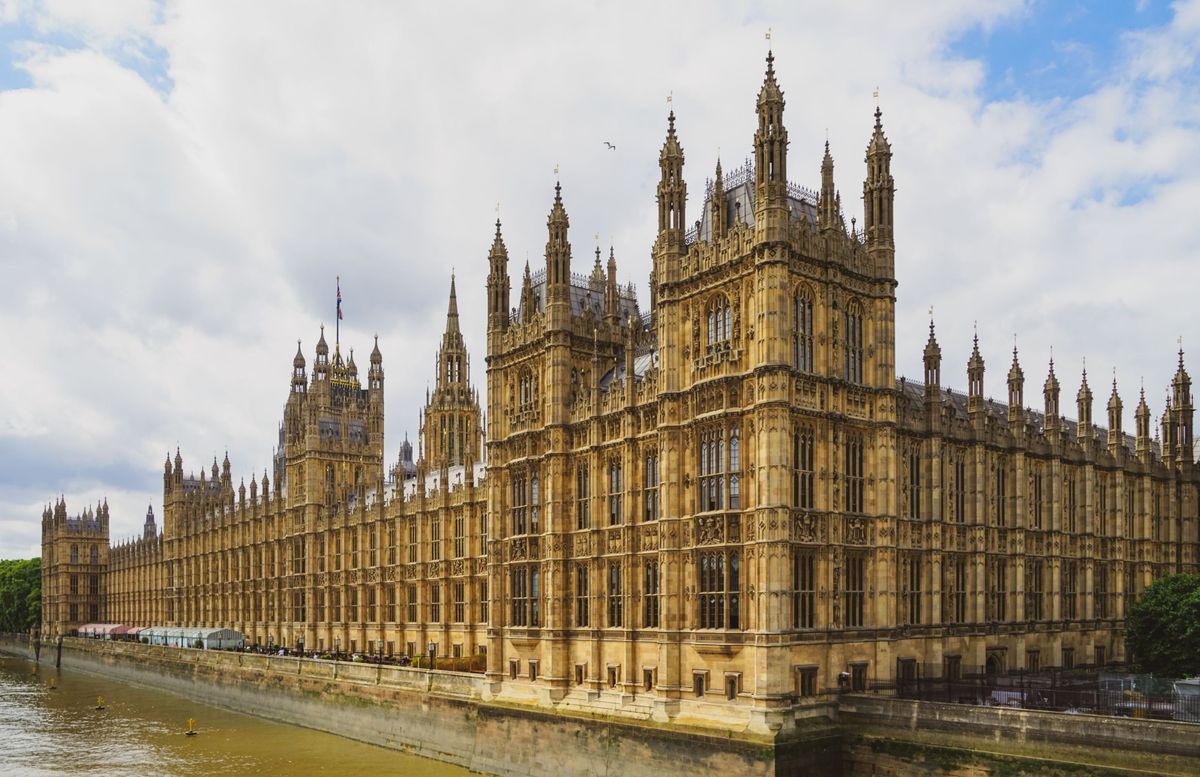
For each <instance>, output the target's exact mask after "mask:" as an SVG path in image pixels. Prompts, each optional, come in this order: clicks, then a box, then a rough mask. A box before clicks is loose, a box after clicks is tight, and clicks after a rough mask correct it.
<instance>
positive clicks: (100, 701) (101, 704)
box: [92, 696, 104, 710]
mask: <svg viewBox="0 0 1200 777" xmlns="http://www.w3.org/2000/svg"><path fill="white" fill-rule="evenodd" d="M92 709H94V710H102V709H104V697H103V696H97V697H96V706H95V707H92Z"/></svg>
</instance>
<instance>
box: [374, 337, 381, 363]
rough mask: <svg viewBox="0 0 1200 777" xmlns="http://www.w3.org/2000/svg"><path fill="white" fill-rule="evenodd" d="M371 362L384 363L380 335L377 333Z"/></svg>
mask: <svg viewBox="0 0 1200 777" xmlns="http://www.w3.org/2000/svg"><path fill="white" fill-rule="evenodd" d="M371 364H383V353H382V352H381V351H380V350H379V335H375V347H374V348H372V349H371Z"/></svg>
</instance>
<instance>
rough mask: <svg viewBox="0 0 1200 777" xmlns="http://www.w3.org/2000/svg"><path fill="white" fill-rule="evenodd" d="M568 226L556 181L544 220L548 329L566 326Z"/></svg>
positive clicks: (569, 295)
mask: <svg viewBox="0 0 1200 777" xmlns="http://www.w3.org/2000/svg"><path fill="white" fill-rule="evenodd" d="M570 226H571V220H570V219H569V218H568V217H567V210H566V208H564V207H563V201H562V185H561V184H560V183H559V182H557V181H555V183H554V205H553V206H551V208H550V215H549V216H547V217H546V230H547V232H548V236H547V239H546V316H547V318H549V320H550V326H551V327H553V328H559V329H561V328H563V327H566V326H567V324H568V319H569V317H570V313H571V244H570V243H569V242H568V241H567V230H568V229H569V228H570ZM455 318H456V319H457V311H456V314H455Z"/></svg>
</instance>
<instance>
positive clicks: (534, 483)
mask: <svg viewBox="0 0 1200 777" xmlns="http://www.w3.org/2000/svg"><path fill="white" fill-rule="evenodd" d="M541 501H542V498H541V494H540V493H539V489H538V475H537V470H534V471H533V474H532V475H530V477H529V533H530V534H537V533H538V511H539V509H540V505H541Z"/></svg>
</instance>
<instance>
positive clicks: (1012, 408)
mask: <svg viewBox="0 0 1200 777" xmlns="http://www.w3.org/2000/svg"><path fill="white" fill-rule="evenodd" d="M1024 419H1025V372H1024V371H1023V370H1022V369H1021V362H1020V361H1019V360H1018V359H1017V346H1015V345H1014V346H1013V360H1012V366H1011V367H1009V368H1008V423H1009V426H1010V427H1012V426H1014V425H1018V424H1021V423H1024Z"/></svg>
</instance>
